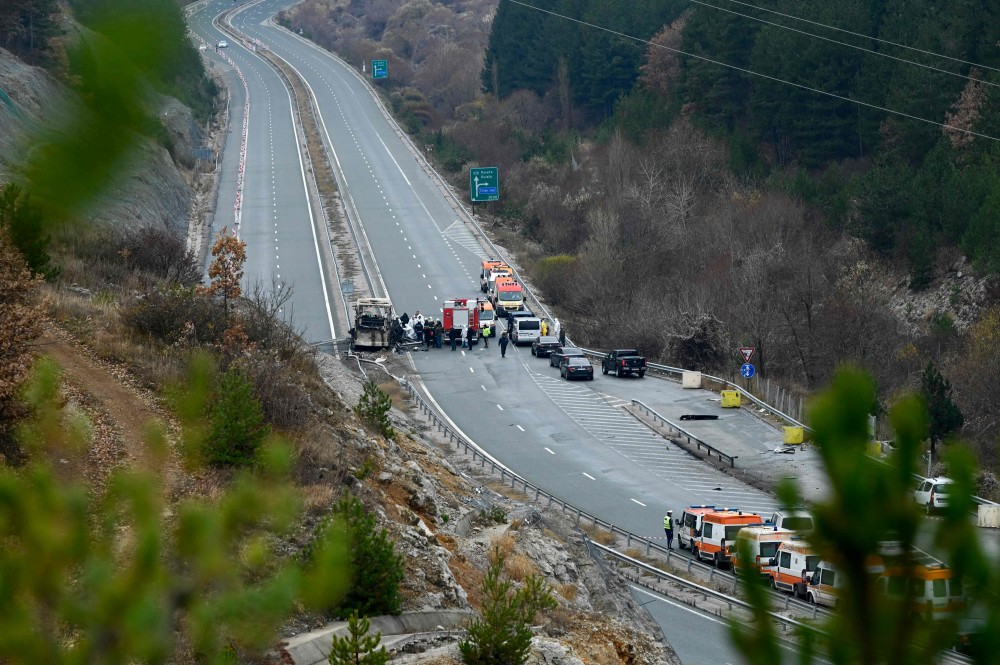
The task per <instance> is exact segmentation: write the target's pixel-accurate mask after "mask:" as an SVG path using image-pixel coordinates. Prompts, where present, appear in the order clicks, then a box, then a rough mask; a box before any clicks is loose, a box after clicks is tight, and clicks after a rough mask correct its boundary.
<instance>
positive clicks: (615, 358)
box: [601, 349, 646, 379]
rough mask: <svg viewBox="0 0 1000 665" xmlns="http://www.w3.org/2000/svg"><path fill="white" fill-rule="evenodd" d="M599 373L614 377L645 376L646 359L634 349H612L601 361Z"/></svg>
mask: <svg viewBox="0 0 1000 665" xmlns="http://www.w3.org/2000/svg"><path fill="white" fill-rule="evenodd" d="M601 371H602V372H603V373H604V374H614V375H615V376H629V375H631V374H636V375H638V377H639V378H640V379H641V378H642V377H644V376H646V358H645V357H643V356H642V355H640V354H639V351H638V350H636V349H614V350H613V351H610V352H609V353H608V354H607V355H606V356H604V360H602V361H601Z"/></svg>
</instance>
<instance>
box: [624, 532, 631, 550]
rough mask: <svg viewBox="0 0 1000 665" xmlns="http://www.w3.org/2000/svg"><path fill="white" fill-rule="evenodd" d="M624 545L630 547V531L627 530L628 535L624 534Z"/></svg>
mask: <svg viewBox="0 0 1000 665" xmlns="http://www.w3.org/2000/svg"><path fill="white" fill-rule="evenodd" d="M625 547H632V532H631V531H629V532H628V535H627V536H625Z"/></svg>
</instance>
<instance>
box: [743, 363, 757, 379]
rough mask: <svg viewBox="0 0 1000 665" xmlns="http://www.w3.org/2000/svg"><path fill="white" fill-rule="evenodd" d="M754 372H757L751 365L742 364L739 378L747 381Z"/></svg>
mask: <svg viewBox="0 0 1000 665" xmlns="http://www.w3.org/2000/svg"><path fill="white" fill-rule="evenodd" d="M756 372H757V370H756V369H754V366H753V365H751V364H750V363H743V364H742V365H741V366H740V376H742V377H743V378H744V379H749V378H750V377H752V376H753V375H754V374H755V373H756Z"/></svg>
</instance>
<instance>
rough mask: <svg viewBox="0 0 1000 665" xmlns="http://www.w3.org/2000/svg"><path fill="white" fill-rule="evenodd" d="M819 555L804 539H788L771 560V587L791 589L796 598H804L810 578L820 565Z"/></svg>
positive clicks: (784, 589)
mask: <svg viewBox="0 0 1000 665" xmlns="http://www.w3.org/2000/svg"><path fill="white" fill-rule="evenodd" d="M819 558H820V557H819V555H818V554H816V553H815V552H813V550H812V547H810V545H809V543H807V542H806V541H804V540H786V541H785V542H783V543H781V545H779V546H778V551H777V553H776V554H775V556H774V558H772V559H771V561H770V566H771V570H770V573H769V575H770V577H771V588H772V589H775V590H777V589H780V590H782V591H789V592H791V593H792V595H794V596H795V597H796V598H804V597H805V595H806V590H807V589H808V587H809V578H810V576H811V575H812V573H813V571H814V570H816V567H817V566H819Z"/></svg>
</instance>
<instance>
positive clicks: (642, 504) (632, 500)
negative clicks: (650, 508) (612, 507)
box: [629, 499, 646, 508]
mask: <svg viewBox="0 0 1000 665" xmlns="http://www.w3.org/2000/svg"><path fill="white" fill-rule="evenodd" d="M629 501H631V502H632V503H638V504H639V505H640V506H642V507H643V508H645V507H646V504H644V503H643V502H642V501H636V500H635V499H629Z"/></svg>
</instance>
